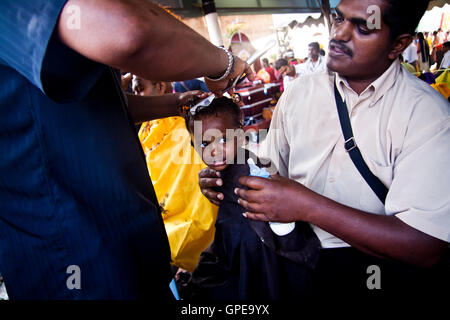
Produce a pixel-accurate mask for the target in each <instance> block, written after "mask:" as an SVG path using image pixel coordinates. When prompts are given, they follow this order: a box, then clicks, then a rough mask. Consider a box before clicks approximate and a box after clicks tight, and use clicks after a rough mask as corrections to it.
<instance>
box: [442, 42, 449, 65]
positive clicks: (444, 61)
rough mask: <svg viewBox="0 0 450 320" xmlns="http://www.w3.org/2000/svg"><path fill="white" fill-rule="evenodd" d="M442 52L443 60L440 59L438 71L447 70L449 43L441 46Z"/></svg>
mask: <svg viewBox="0 0 450 320" xmlns="http://www.w3.org/2000/svg"><path fill="white" fill-rule="evenodd" d="M442 50H443V51H444V58H443V59H442V62H441V67H440V69H447V68H449V67H450V41H447V42H445V43H444V44H443V46H442Z"/></svg>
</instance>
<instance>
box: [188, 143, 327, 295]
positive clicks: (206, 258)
mask: <svg viewBox="0 0 450 320" xmlns="http://www.w3.org/2000/svg"><path fill="white" fill-rule="evenodd" d="M249 156H250V153H248V152H247V153H246V158H248V157H249ZM251 156H252V158H253V159H257V158H256V156H254V155H251ZM255 162H256V163H257V164H258V165H259V166H261V162H260V161H259V159H257V161H255ZM249 173H250V169H249V166H248V165H247V164H233V165H229V166H228V167H227V168H226V169H225V170H224V171H223V172H222V173H221V174H222V179H223V182H224V184H223V187H221V188H218V189H217V191H220V192H222V193H223V194H224V200H222V202H221V204H220V207H219V212H218V215H217V221H216V224H215V227H216V233H215V238H214V241H213V243H212V244H211V245H210V246H209V247H208V248H207V249H206V250H205V251H204V252H203V253H202V254H201V257H200V260H199V264H198V266H197V268H196V269H195V270H194V272H193V274H192V279H191V288H194V289H193V293H192V297H191V298H193V299H194V300H195V299H198V300H248V299H250V300H252V299H254V300H261V299H264V300H279V299H294V298H297V297H301V296H304V295H308V294H309V292H310V290H311V285H312V272H313V268H314V266H315V264H316V263H317V260H318V256H319V250H320V249H319V248H320V241H319V239H318V238H317V236H316V235H315V233H314V232H313V231H312V229H311V227H310V226H309V225H308V224H307V223H304V222H297V223H296V228H295V229H294V231H292V232H291V233H289V234H288V235H285V236H281V237H280V236H277V235H275V234H274V233H273V232H272V230H271V229H270V227H269V224H268V223H267V222H262V221H252V220H249V219H247V218H245V217H244V216H243V215H242V213H244V212H245V210H244V208H243V207H242V206H240V205H239V204H238V203H237V199H238V196H237V195H235V194H234V189H235V188H236V187H240V188H244V187H243V186H242V185H240V184H239V182H238V180H239V178H240V177H241V176H248V175H249Z"/></svg>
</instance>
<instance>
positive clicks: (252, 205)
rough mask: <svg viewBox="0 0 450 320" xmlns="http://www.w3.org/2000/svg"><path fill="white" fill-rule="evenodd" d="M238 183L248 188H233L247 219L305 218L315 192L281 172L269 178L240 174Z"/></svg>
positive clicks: (291, 219)
mask: <svg viewBox="0 0 450 320" xmlns="http://www.w3.org/2000/svg"><path fill="white" fill-rule="evenodd" d="M239 183H240V184H242V185H244V186H247V187H248V188H249V189H250V190H245V189H240V188H236V190H235V193H236V194H237V195H238V196H239V200H238V202H239V204H240V205H241V206H242V207H244V209H245V210H247V211H248V212H246V213H245V214H246V216H247V218H250V219H253V220H261V221H276V222H292V221H298V220H301V221H308V212H309V208H310V206H313V205H314V201H315V200H316V199H317V197H316V196H317V195H316V194H315V193H314V192H313V191H311V190H309V189H308V188H306V187H304V186H303V185H301V184H300V183H298V182H296V181H294V180H290V179H287V178H284V177H281V176H280V175H278V174H276V175H272V176H271V179H264V178H258V177H247V176H245V177H241V178H240V179H239Z"/></svg>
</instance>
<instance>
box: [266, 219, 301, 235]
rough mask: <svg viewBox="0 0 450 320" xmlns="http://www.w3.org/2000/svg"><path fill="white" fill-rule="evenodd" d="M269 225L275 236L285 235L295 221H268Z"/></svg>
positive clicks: (290, 230)
mask: <svg viewBox="0 0 450 320" xmlns="http://www.w3.org/2000/svg"><path fill="white" fill-rule="evenodd" d="M269 226H270V229H272V231H273V233H275V234H276V235H277V236H285V235H287V234H288V233H291V232H292V231H293V230H294V229H295V222H287V223H282V222H269Z"/></svg>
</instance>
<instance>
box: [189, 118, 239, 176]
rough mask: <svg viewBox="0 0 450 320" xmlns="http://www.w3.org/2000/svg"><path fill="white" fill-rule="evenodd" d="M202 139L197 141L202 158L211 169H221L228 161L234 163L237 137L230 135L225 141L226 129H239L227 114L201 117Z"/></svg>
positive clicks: (223, 168)
mask: <svg viewBox="0 0 450 320" xmlns="http://www.w3.org/2000/svg"><path fill="white" fill-rule="evenodd" d="M201 122H202V141H198V142H197V147H198V149H197V150H199V151H200V153H201V157H202V160H203V161H204V162H205V163H206V164H207V165H208V167H210V168H211V169H214V170H217V171H223V170H225V168H227V167H228V165H229V164H230V163H234V159H235V157H236V153H237V147H238V138H237V136H236V135H235V134H233V135H230V134H229V139H230V140H231V141H227V132H226V131H227V129H228V130H230V129H231V130H233V131H234V130H235V129H239V128H238V127H237V126H236V123H235V121H234V120H233V118H232V116H230V115H229V114H219V115H218V116H207V117H205V118H203V119H201Z"/></svg>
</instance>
